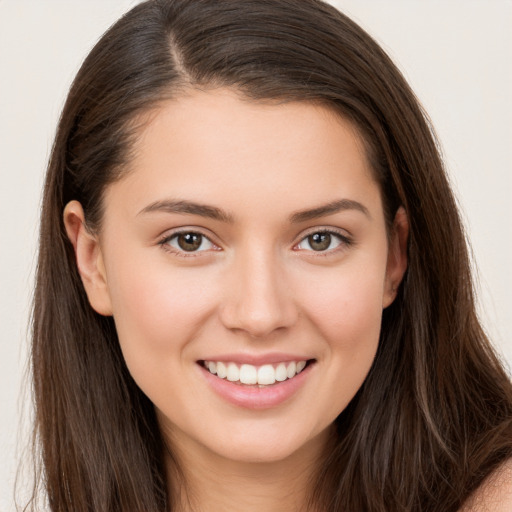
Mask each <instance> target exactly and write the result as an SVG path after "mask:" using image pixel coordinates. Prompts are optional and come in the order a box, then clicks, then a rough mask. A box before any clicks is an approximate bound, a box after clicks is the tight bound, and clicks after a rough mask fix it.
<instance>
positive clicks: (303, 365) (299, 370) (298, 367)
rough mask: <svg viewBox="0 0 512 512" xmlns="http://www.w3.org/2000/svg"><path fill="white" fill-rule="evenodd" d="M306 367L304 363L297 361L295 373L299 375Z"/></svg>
mask: <svg viewBox="0 0 512 512" xmlns="http://www.w3.org/2000/svg"><path fill="white" fill-rule="evenodd" d="M305 367H306V361H299V362H298V363H297V373H300V372H301V371H302V370H304V368H305Z"/></svg>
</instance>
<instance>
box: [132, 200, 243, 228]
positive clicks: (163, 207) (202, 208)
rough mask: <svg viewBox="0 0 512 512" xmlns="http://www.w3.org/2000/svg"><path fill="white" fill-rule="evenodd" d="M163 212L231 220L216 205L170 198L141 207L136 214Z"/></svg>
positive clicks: (222, 220) (224, 220) (230, 221)
mask: <svg viewBox="0 0 512 512" xmlns="http://www.w3.org/2000/svg"><path fill="white" fill-rule="evenodd" d="M151 212H165V213H185V214H188V215H199V216H201V217H207V218H210V219H214V220H219V221H221V222H229V223H232V222H233V216H232V215H231V214H230V213H228V212H225V211H224V210H222V209H220V208H217V207H216V206H210V205H207V204H200V203H195V202H193V201H184V200H172V199H166V200H164V201H155V202H154V203H151V204H150V205H148V206H146V207H145V208H143V209H142V210H141V211H140V212H139V213H138V214H137V215H140V214H141V213H151Z"/></svg>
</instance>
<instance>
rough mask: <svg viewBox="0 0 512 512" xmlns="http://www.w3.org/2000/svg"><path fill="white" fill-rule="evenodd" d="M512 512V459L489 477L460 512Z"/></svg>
mask: <svg viewBox="0 0 512 512" xmlns="http://www.w3.org/2000/svg"><path fill="white" fill-rule="evenodd" d="M511 510H512V459H508V460H507V461H506V462H504V463H503V464H502V465H501V466H500V467H499V468H498V469H497V470H496V471H494V472H493V473H492V474H491V475H490V476H488V477H487V478H486V479H485V480H484V482H483V483H482V485H481V486H480V487H479V488H478V489H477V490H476V491H475V492H474V493H473V494H472V495H471V496H470V497H469V499H468V500H467V501H466V503H464V505H463V507H462V508H461V509H460V510H459V512H510V511H511Z"/></svg>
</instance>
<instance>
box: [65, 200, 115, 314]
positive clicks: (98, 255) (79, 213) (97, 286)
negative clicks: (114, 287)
mask: <svg viewBox="0 0 512 512" xmlns="http://www.w3.org/2000/svg"><path fill="white" fill-rule="evenodd" d="M64 226H65V228H66V233H67V235H68V238H69V240H70V242H71V244H72V245H73V248H74V250H75V258H76V264H77V267H78V272H79V274H80V277H81V278H82V283H83V285H84V288H85V292H86V293H87V298H88V299H89V303H90V304H91V306H92V308H93V309H94V310H95V311H96V312H97V313H99V314H100V315H105V316H110V315H112V305H111V300H110V294H109V291H108V286H107V277H106V272H105V266H104V263H103V254H102V252H101V247H100V243H99V241H98V238H97V237H96V236H95V235H94V234H92V233H91V232H90V231H89V230H88V229H87V226H86V224H85V216H84V210H83V208H82V205H81V204H80V203H79V202H78V201H70V202H69V203H68V204H67V205H66V207H65V208H64Z"/></svg>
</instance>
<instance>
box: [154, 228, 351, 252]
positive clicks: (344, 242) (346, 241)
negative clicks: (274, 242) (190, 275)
mask: <svg viewBox="0 0 512 512" xmlns="http://www.w3.org/2000/svg"><path fill="white" fill-rule="evenodd" d="M180 235H197V236H200V237H201V244H200V246H201V245H202V244H203V243H204V241H205V240H206V241H208V243H210V244H211V245H212V246H213V247H214V249H213V250H215V251H219V250H221V249H220V248H219V247H218V246H217V245H216V244H215V243H214V242H212V240H211V239H210V238H209V237H208V236H207V235H205V234H203V233H201V232H200V231H194V230H181V231H177V232H174V233H172V234H171V235H166V236H164V237H163V238H162V239H161V240H160V241H159V242H158V244H159V245H160V246H161V247H162V249H164V250H165V251H168V252H170V253H172V254H175V255H177V256H180V257H184V258H189V257H197V255H198V254H199V253H202V252H208V251H209V250H212V249H206V250H202V251H198V250H195V251H186V250H184V249H182V250H180V249H177V248H174V247H172V246H171V245H170V242H171V241H172V240H174V239H177V238H178V237H179V236H180ZM313 235H329V236H331V237H335V238H337V239H338V241H339V244H338V246H336V247H335V248H333V249H327V250H320V251H315V250H314V249H299V248H298V246H299V245H300V244H302V243H303V242H305V241H306V240H307V239H308V238H309V237H311V236H313ZM351 245H353V240H352V239H351V238H350V237H348V236H347V235H346V234H344V233H342V232H340V231H337V230H334V229H332V228H331V229H318V228H317V229H315V230H312V231H310V232H309V233H306V234H305V235H304V236H303V237H302V238H301V239H300V241H299V242H298V243H297V244H295V245H294V246H293V248H294V249H295V250H297V251H307V252H310V253H312V254H314V255H315V256H323V257H325V256H328V255H331V254H333V253H336V252H338V251H339V250H343V249H344V248H347V247H350V246H351ZM200 246H199V247H200Z"/></svg>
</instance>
